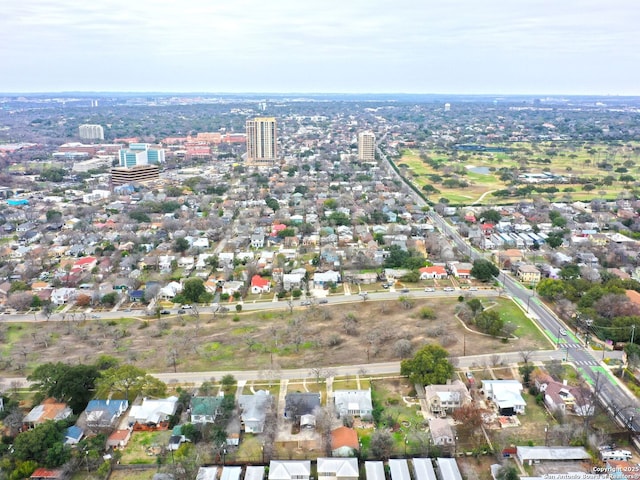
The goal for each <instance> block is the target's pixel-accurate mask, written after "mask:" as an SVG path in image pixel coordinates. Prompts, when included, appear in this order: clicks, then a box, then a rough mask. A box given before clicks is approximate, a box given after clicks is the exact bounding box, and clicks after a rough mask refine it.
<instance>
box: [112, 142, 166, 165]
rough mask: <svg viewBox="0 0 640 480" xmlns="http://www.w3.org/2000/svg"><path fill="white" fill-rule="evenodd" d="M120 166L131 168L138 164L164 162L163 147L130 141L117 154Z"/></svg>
mask: <svg viewBox="0 0 640 480" xmlns="http://www.w3.org/2000/svg"><path fill="white" fill-rule="evenodd" d="M118 158H119V160H120V163H119V165H120V166H121V167H126V168H131V167H135V166H138V165H158V164H160V163H164V149H162V148H159V147H154V146H153V145H150V144H148V143H130V144H129V148H123V149H121V150H120V152H119V154H118Z"/></svg>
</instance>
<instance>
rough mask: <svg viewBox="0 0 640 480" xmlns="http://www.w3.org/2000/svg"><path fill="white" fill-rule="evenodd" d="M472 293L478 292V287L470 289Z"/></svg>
mask: <svg viewBox="0 0 640 480" xmlns="http://www.w3.org/2000/svg"><path fill="white" fill-rule="evenodd" d="M469 290H470V291H472V292H477V291H478V287H471V288H469Z"/></svg>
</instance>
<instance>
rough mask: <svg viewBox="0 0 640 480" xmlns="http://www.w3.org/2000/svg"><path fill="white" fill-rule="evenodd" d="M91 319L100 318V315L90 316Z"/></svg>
mask: <svg viewBox="0 0 640 480" xmlns="http://www.w3.org/2000/svg"><path fill="white" fill-rule="evenodd" d="M91 318H100V315H96V314H95V313H94V314H93V315H91Z"/></svg>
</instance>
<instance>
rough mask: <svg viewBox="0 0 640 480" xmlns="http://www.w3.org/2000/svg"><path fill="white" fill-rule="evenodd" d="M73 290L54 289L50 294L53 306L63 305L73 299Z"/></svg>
mask: <svg viewBox="0 0 640 480" xmlns="http://www.w3.org/2000/svg"><path fill="white" fill-rule="evenodd" d="M75 295H76V289H75V288H66V287H63V288H56V289H55V290H53V291H52V292H51V303H53V304H55V305H65V304H66V303H68V302H69V301H70V300H72V299H73V298H75Z"/></svg>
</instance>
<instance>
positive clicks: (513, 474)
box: [496, 465, 520, 480]
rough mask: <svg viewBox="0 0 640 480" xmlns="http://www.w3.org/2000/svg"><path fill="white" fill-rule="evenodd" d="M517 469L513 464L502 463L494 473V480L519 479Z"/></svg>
mask: <svg viewBox="0 0 640 480" xmlns="http://www.w3.org/2000/svg"><path fill="white" fill-rule="evenodd" d="M519 478H520V476H519V475H518V470H517V469H516V467H514V466H513V465H503V466H502V467H500V470H498V473H497V474H496V480H519Z"/></svg>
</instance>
